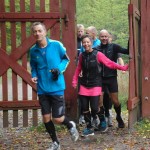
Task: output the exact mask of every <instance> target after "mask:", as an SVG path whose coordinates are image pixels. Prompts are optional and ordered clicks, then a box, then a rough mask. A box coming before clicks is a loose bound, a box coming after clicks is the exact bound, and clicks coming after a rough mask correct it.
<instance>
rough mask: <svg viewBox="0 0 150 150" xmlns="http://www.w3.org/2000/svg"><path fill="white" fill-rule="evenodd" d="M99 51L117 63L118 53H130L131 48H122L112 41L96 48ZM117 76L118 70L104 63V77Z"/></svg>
mask: <svg viewBox="0 0 150 150" xmlns="http://www.w3.org/2000/svg"><path fill="white" fill-rule="evenodd" d="M95 49H96V50H97V51H100V52H102V53H103V54H104V55H105V56H106V57H108V58H109V59H110V60H112V61H114V62H116V63H117V59H118V53H123V54H129V50H128V49H126V48H122V47H121V46H119V45H117V44H114V43H110V44H107V45H103V44H101V45H100V46H98V47H96V48H95ZM112 76H117V70H114V69H110V68H108V67H106V66H105V65H102V77H112Z"/></svg>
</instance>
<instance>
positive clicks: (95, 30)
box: [86, 26, 97, 35]
mask: <svg viewBox="0 0 150 150" xmlns="http://www.w3.org/2000/svg"><path fill="white" fill-rule="evenodd" d="M86 30H90V31H91V32H92V33H94V34H95V35H97V29H96V27H94V26H90V27H88V28H87V29H86Z"/></svg>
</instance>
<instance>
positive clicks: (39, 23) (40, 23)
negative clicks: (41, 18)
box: [31, 22, 46, 31]
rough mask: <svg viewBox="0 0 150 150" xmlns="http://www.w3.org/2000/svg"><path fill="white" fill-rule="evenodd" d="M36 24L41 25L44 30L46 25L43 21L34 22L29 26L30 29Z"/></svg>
mask: <svg viewBox="0 0 150 150" xmlns="http://www.w3.org/2000/svg"><path fill="white" fill-rule="evenodd" d="M37 25H41V26H42V27H43V29H44V30H45V31H46V27H45V25H44V23H42V22H34V23H33V24H32V26H31V30H32V31H33V28H34V27H35V26H37Z"/></svg>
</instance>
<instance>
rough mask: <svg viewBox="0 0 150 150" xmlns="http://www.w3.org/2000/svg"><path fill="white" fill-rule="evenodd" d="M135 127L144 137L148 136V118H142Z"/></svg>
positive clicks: (149, 129) (149, 123)
mask: <svg viewBox="0 0 150 150" xmlns="http://www.w3.org/2000/svg"><path fill="white" fill-rule="evenodd" d="M134 127H135V129H136V130H137V131H138V133H139V134H140V135H141V136H144V138H150V120H148V119H143V120H141V121H140V122H137V123H136V124H135V126H134Z"/></svg>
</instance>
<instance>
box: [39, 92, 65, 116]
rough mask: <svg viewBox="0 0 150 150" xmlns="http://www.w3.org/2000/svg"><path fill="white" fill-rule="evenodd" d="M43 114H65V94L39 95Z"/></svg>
mask: <svg viewBox="0 0 150 150" xmlns="http://www.w3.org/2000/svg"><path fill="white" fill-rule="evenodd" d="M38 96H39V103H40V106H41V111H42V115H45V114H50V113H52V117H53V118H60V117H62V116H63V115H64V114H65V100H64V96H63V95H44V94H43V95H38Z"/></svg>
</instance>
